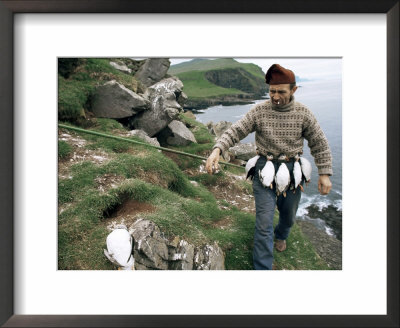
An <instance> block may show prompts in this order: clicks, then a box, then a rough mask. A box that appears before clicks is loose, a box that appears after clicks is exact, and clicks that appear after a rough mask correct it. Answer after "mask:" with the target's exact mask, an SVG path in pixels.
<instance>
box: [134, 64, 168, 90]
mask: <svg viewBox="0 0 400 328" xmlns="http://www.w3.org/2000/svg"><path fill="white" fill-rule="evenodd" d="M170 64H171V63H170V61H169V59H168V58H149V59H146V61H145V62H144V64H143V65H142V66H141V67H140V68H139V70H138V71H137V72H136V73H135V75H134V76H135V78H136V79H137V80H139V81H140V82H142V84H143V85H145V86H146V87H149V86H150V85H153V84H154V83H157V82H159V81H161V80H162V79H163V78H164V77H165V75H166V74H167V71H168V69H169V66H170Z"/></svg>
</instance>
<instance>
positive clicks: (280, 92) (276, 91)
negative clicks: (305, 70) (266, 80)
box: [269, 84, 297, 106]
mask: <svg viewBox="0 0 400 328" xmlns="http://www.w3.org/2000/svg"><path fill="white" fill-rule="evenodd" d="M296 90H297V86H295V87H294V88H293V89H292V90H290V84H274V85H270V86H269V96H270V97H271V101H272V103H273V104H275V105H278V106H282V105H286V104H288V103H289V102H290V98H291V96H292V95H293V94H294V93H295V92H296Z"/></svg>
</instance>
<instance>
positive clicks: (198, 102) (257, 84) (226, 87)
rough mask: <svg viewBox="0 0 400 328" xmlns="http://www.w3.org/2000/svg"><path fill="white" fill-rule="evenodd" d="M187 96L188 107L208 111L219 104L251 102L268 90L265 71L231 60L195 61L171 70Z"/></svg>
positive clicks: (175, 66)
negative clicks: (210, 107) (207, 109)
mask: <svg viewBox="0 0 400 328" xmlns="http://www.w3.org/2000/svg"><path fill="white" fill-rule="evenodd" d="M168 74H170V75H175V76H178V77H179V79H180V80H181V81H182V82H183V85H184V88H183V91H184V92H185V93H186V94H187V96H188V101H187V103H186V104H185V107H186V108H197V109H199V108H206V107H208V106H212V105H216V104H225V105H229V104H238V103H249V102H251V101H252V100H254V99H259V98H261V97H262V96H263V95H264V94H265V93H266V92H267V91H268V88H267V85H266V84H265V80H264V75H265V74H264V72H263V71H262V69H261V68H260V67H259V66H257V65H255V64H249V63H239V62H237V61H236V60H234V59H232V58H220V59H214V60H211V59H203V58H196V59H193V60H191V61H188V62H184V63H180V64H177V65H173V66H171V67H170V69H169V71H168Z"/></svg>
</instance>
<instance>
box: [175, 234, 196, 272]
mask: <svg viewBox="0 0 400 328" xmlns="http://www.w3.org/2000/svg"><path fill="white" fill-rule="evenodd" d="M193 258H194V246H193V245H191V244H189V243H188V242H186V241H185V240H180V241H179V242H178V243H177V244H176V246H175V245H170V247H169V261H170V262H169V269H170V270H193Z"/></svg>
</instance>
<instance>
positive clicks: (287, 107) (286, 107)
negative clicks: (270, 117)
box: [271, 96, 294, 112]
mask: <svg viewBox="0 0 400 328" xmlns="http://www.w3.org/2000/svg"><path fill="white" fill-rule="evenodd" d="M293 105H294V96H292V98H291V99H290V102H288V103H287V104H286V105H275V104H274V103H272V101H271V107H272V109H273V110H276V111H278V112H288V111H290V110H292V108H293Z"/></svg>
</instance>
